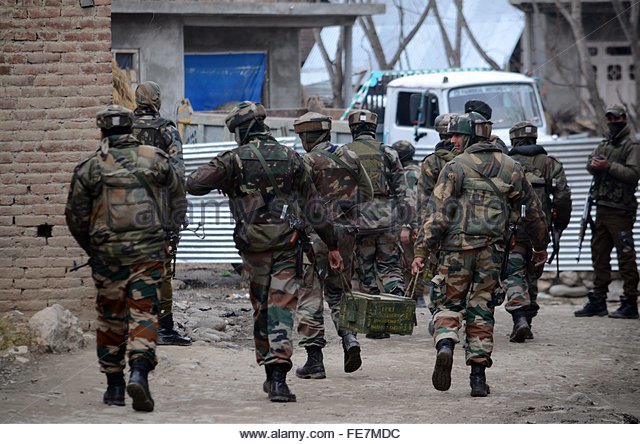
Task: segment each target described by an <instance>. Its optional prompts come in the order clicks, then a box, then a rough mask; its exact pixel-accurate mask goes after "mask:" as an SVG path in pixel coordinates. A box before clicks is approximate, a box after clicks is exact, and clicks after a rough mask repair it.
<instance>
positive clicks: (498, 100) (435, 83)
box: [384, 70, 551, 148]
mask: <svg viewBox="0 0 640 444" xmlns="http://www.w3.org/2000/svg"><path fill="white" fill-rule="evenodd" d="M415 94H419V95H424V97H425V101H428V102H430V105H429V108H428V109H429V112H428V113H426V114H427V115H426V125H421V126H420V128H419V129H418V132H419V134H424V136H422V137H421V138H420V140H418V141H416V140H415V134H416V125H415V123H416V121H417V120H416V118H415V116H411V112H410V105H409V102H410V100H409V99H410V97H411V95H415ZM468 100H482V101H483V102H485V103H487V104H488V105H489V106H490V107H491V108H492V110H493V113H492V117H491V121H492V122H493V132H492V133H493V134H495V135H497V136H498V137H500V138H501V139H502V140H503V141H504V142H505V143H506V144H507V145H510V140H509V128H511V127H512V126H513V124H515V123H516V122H519V121H521V120H529V121H531V122H532V123H534V124H535V125H536V126H537V127H538V141H539V142H540V143H542V144H544V142H545V141H548V140H550V139H551V136H550V135H549V133H548V131H547V124H546V121H545V117H544V109H543V107H542V101H541V99H540V94H539V92H538V88H537V86H536V81H535V79H533V78H531V77H527V76H525V75H523V74H517V73H510V72H500V71H462V72H461V71H446V70H445V71H442V72H438V73H433V74H418V75H412V76H406V77H400V78H398V79H395V80H393V81H391V82H390V83H389V84H388V85H387V93H386V103H385V119H384V141H385V143H387V144H392V143H394V142H396V141H398V140H408V141H410V142H411V143H413V144H414V145H415V146H416V148H433V147H434V146H435V145H436V144H437V143H438V141H439V140H440V137H439V135H438V133H437V132H436V130H435V129H434V127H433V121H434V119H435V117H436V116H437V115H439V114H444V113H457V114H461V113H463V112H464V104H465V102H467V101H468Z"/></svg>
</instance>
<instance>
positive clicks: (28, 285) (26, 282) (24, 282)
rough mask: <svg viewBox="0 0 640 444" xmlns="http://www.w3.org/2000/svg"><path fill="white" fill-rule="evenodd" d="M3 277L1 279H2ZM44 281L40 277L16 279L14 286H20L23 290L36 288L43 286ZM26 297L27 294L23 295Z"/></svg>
mask: <svg viewBox="0 0 640 444" xmlns="http://www.w3.org/2000/svg"><path fill="white" fill-rule="evenodd" d="M2 280H3V279H0V281H2ZM42 287H43V285H42V282H41V281H40V279H26V278H25V279H14V280H13V288H20V289H21V290H36V289H40V288H42ZM23 296H25V297H26V295H23Z"/></svg>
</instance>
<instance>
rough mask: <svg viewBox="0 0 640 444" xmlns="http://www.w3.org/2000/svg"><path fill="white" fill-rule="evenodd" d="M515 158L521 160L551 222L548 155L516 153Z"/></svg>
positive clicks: (525, 172) (548, 220)
mask: <svg viewBox="0 0 640 444" xmlns="http://www.w3.org/2000/svg"><path fill="white" fill-rule="evenodd" d="M511 157H512V158H513V159H515V160H517V161H518V162H520V164H521V165H522V169H523V170H524V175H525V177H526V178H527V180H528V181H529V183H530V184H531V186H532V187H533V191H534V192H535V193H536V196H538V199H539V200H540V203H541V204H542V211H544V214H545V216H546V218H547V224H549V223H550V222H551V197H550V195H551V191H552V190H551V183H547V180H546V179H545V176H544V172H545V170H546V168H545V163H546V161H547V158H548V157H547V155H545V154H538V155H536V156H524V155H522V154H514V155H513V156H511Z"/></svg>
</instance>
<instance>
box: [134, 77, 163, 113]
mask: <svg viewBox="0 0 640 444" xmlns="http://www.w3.org/2000/svg"><path fill="white" fill-rule="evenodd" d="M161 104H162V102H161V100H160V85H158V84H157V83H156V82H151V81H147V82H142V83H141V84H140V85H138V87H137V88H136V105H137V106H144V105H146V106H151V107H153V108H155V109H156V110H159V109H160V105H161Z"/></svg>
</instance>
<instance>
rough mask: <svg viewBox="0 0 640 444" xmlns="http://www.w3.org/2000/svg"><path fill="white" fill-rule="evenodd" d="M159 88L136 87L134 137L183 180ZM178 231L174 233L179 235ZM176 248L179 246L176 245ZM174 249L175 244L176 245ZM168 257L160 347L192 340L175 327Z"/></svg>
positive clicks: (175, 137) (150, 84)
mask: <svg viewBox="0 0 640 444" xmlns="http://www.w3.org/2000/svg"><path fill="white" fill-rule="evenodd" d="M161 105H162V103H161V100H160V86H159V85H158V84H157V83H155V82H142V83H141V84H140V85H138V87H137V88H136V106H137V107H136V109H135V110H134V111H133V114H134V119H133V135H134V137H135V138H136V139H138V140H139V141H140V142H142V143H143V144H145V145H151V146H155V147H156V148H160V149H161V150H162V151H164V152H165V153H167V154H168V155H169V159H170V161H171V164H172V165H173V167H174V169H175V170H176V172H177V173H178V175H179V176H180V177H181V178H182V180H184V161H183V159H182V139H180V134H179V133H178V128H177V127H176V124H175V123H173V122H172V121H171V120H168V119H165V118H163V117H160V106H161ZM177 235H178V232H176V233H173V236H177ZM176 245H177V244H176ZM174 246H175V245H174ZM174 254H176V252H175V251H172V255H170V256H168V257H167V260H166V262H165V264H164V268H165V274H164V277H163V279H162V286H161V287H160V314H159V316H158V322H159V323H160V329H159V330H158V345H191V338H188V337H186V336H182V335H180V333H178V332H177V331H176V330H175V329H174V328H173V325H174V323H173V311H172V308H173V289H172V286H171V278H172V277H173V270H172V268H173V266H172V263H173V255H174Z"/></svg>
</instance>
